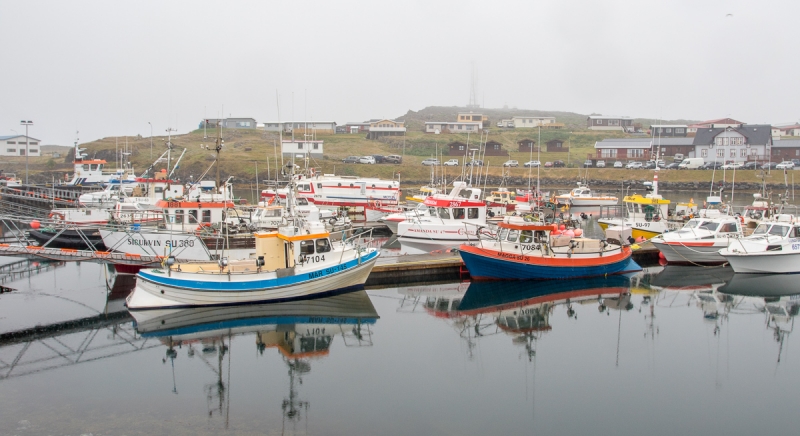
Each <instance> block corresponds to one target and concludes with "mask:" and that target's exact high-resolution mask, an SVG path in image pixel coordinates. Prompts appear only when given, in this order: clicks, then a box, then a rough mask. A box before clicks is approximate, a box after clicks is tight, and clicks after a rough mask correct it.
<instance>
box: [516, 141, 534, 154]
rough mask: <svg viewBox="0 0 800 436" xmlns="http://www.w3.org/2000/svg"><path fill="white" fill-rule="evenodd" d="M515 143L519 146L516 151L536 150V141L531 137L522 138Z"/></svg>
mask: <svg viewBox="0 0 800 436" xmlns="http://www.w3.org/2000/svg"><path fill="white" fill-rule="evenodd" d="M517 145H518V146H519V148H518V151H524V152H531V151H538V150H537V149H536V141H534V140H533V139H523V140H522V141H517Z"/></svg>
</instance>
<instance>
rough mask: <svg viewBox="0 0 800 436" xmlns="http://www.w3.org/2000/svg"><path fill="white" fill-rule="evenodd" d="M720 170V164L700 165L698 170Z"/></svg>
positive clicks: (708, 163) (707, 163)
mask: <svg viewBox="0 0 800 436" xmlns="http://www.w3.org/2000/svg"><path fill="white" fill-rule="evenodd" d="M720 168H722V162H714V161H711V162H706V163H704V164H703V165H700V168H698V170H713V169H720Z"/></svg>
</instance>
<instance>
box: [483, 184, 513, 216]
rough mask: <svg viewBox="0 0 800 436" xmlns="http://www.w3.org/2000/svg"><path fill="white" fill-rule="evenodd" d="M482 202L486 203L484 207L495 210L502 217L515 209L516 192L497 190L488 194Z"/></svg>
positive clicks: (503, 189)
mask: <svg viewBox="0 0 800 436" xmlns="http://www.w3.org/2000/svg"><path fill="white" fill-rule="evenodd" d="M484 200H485V201H486V207H488V208H489V209H492V210H497V211H498V212H499V213H500V214H502V215H505V214H506V213H508V212H513V211H514V209H516V207H517V193H516V191H509V190H508V189H506V188H499V189H498V190H496V191H492V192H490V193H489V195H487V196H486V198H485V199H484Z"/></svg>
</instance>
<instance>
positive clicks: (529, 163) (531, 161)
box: [522, 160, 542, 168]
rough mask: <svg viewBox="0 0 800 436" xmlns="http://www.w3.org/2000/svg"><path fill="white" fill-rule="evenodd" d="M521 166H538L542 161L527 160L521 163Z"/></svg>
mask: <svg viewBox="0 0 800 436" xmlns="http://www.w3.org/2000/svg"><path fill="white" fill-rule="evenodd" d="M522 166H523V167H525V168H538V167H540V166H542V163H541V162H539V161H538V160H529V161H528V162H525V163H524V164H522Z"/></svg>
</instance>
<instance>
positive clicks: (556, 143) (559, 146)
mask: <svg viewBox="0 0 800 436" xmlns="http://www.w3.org/2000/svg"><path fill="white" fill-rule="evenodd" d="M547 151H548V152H557V153H566V152H568V151H569V147H567V146H566V145H564V141H563V140H561V139H553V140H551V141H547Z"/></svg>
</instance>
